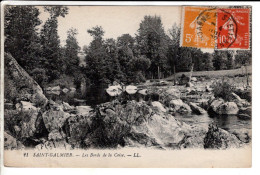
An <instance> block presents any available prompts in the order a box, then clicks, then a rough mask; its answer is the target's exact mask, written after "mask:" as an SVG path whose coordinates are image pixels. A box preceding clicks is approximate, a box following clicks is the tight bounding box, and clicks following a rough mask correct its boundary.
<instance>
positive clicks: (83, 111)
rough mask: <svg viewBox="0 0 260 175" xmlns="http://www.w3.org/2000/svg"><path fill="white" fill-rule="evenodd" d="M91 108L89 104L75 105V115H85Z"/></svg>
mask: <svg viewBox="0 0 260 175" xmlns="http://www.w3.org/2000/svg"><path fill="white" fill-rule="evenodd" d="M92 110H93V109H92V108H91V106H76V112H77V115H85V116H87V115H88V114H89V112H90V111H92Z"/></svg>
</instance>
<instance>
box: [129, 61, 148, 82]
mask: <svg viewBox="0 0 260 175" xmlns="http://www.w3.org/2000/svg"><path fill="white" fill-rule="evenodd" d="M150 65H151V61H150V59H148V58H146V57H145V56H140V57H135V58H133V59H131V60H130V61H129V62H128V66H127V67H128V68H129V69H130V70H129V71H128V79H129V80H130V81H131V82H136V83H139V82H143V81H145V71H146V70H147V69H149V67H150Z"/></svg>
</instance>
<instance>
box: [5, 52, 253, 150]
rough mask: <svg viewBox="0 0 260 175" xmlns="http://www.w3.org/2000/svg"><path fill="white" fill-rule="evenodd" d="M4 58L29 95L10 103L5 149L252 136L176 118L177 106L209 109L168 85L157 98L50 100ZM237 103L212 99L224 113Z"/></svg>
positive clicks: (210, 141) (171, 143)
mask: <svg viewBox="0 0 260 175" xmlns="http://www.w3.org/2000/svg"><path fill="white" fill-rule="evenodd" d="M5 58H7V59H6V60H5V62H6V67H5V68H6V69H7V71H8V75H10V76H11V77H9V78H10V81H14V82H16V81H17V82H16V84H15V86H14V87H13V88H15V89H17V91H19V92H18V93H20V96H19V98H20V99H25V98H24V97H25V96H26V97H28V98H26V99H27V100H20V101H19V100H18V101H19V102H18V103H17V104H16V105H15V104H14V105H13V107H10V106H9V108H8V109H5V116H4V122H5V124H4V127H5V128H4V129H5V133H4V137H5V138H4V139H5V149H23V148H25V147H31V148H34V149H53V148H59V149H62V148H64V149H75V148H80V149H86V148H119V147H152V148H159V149H182V148H217V149H219V148H221V149H225V148H230V147H240V146H242V145H244V144H245V143H247V142H248V139H246V138H245V139H243V138H240V139H239V138H238V137H237V136H236V135H234V134H230V133H229V132H227V131H225V130H223V129H220V128H218V127H216V126H214V125H210V126H209V127H200V126H191V125H188V124H186V123H184V122H180V121H178V120H176V119H175V117H174V113H176V112H178V113H190V112H194V113H196V114H203V113H205V112H206V111H205V108H204V109H203V107H202V106H203V105H202V104H203V103H202V102H201V103H194V102H184V101H183V100H181V99H178V98H176V96H178V93H176V92H177V91H176V90H173V89H171V90H170V89H168V90H166V91H163V92H164V94H163V93H162V92H161V91H158V92H159V93H160V94H159V96H161V97H165V96H167V98H159V99H158V100H155V101H152V102H151V101H139V102H138V101H136V100H126V101H124V102H123V103H122V102H121V101H119V100H117V99H115V100H113V101H111V102H107V103H103V104H100V105H97V106H96V107H95V108H94V109H92V108H91V107H88V106H76V107H74V106H70V105H69V104H68V103H65V102H62V103H59V104H58V103H55V102H53V101H51V100H47V98H46V97H45V96H44V94H43V92H42V90H41V88H40V86H39V85H38V84H37V83H36V82H35V81H34V80H33V79H32V78H31V77H30V76H29V75H28V74H27V73H26V72H25V71H24V70H23V69H22V68H21V67H20V66H19V65H18V64H17V62H16V61H15V60H14V58H12V57H11V56H5ZM36 97H37V98H36ZM215 100H217V99H215ZM242 101H243V100H240V102H241V106H242V107H246V102H242ZM39 102H41V103H39ZM208 103H209V102H208ZM230 103H231V104H230ZM233 103H235V102H228V104H226V102H224V101H223V102H222V101H221V102H220V100H219V101H212V102H211V104H210V107H211V108H214V109H215V111H216V112H218V111H221V113H223V111H224V110H226V109H229V108H231V109H232V113H235V112H236V111H237V109H236V108H235V107H234V105H233ZM237 103H238V102H237ZM237 103H236V104H237ZM221 105H222V107H221ZM223 105H224V106H223ZM241 109H242V108H241ZM241 109H239V111H240V110H241ZM245 110H246V109H245Z"/></svg>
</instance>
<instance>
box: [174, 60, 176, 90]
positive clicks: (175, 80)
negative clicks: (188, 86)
mask: <svg viewBox="0 0 260 175" xmlns="http://www.w3.org/2000/svg"><path fill="white" fill-rule="evenodd" d="M173 77H174V78H173V81H174V86H175V85H176V72H175V65H174V66H173Z"/></svg>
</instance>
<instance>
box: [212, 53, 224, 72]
mask: <svg viewBox="0 0 260 175" xmlns="http://www.w3.org/2000/svg"><path fill="white" fill-rule="evenodd" d="M227 60H228V55H227V52H226V51H219V50H215V51H214V53H213V66H214V68H215V70H223V69H227Z"/></svg>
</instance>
